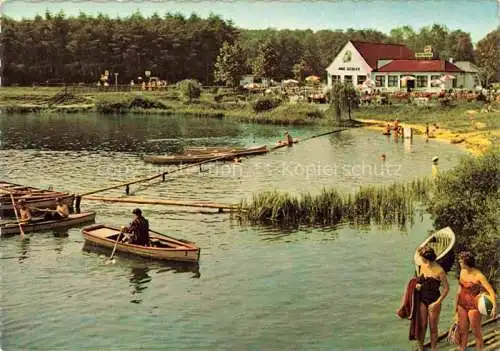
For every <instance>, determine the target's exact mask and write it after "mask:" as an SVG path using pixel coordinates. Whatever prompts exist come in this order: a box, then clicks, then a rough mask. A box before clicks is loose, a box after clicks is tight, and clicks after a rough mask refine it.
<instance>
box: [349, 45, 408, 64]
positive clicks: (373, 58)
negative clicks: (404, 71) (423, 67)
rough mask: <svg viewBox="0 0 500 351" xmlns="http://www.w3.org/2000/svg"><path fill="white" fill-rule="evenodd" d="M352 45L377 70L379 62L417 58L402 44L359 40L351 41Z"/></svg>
mask: <svg viewBox="0 0 500 351" xmlns="http://www.w3.org/2000/svg"><path fill="white" fill-rule="evenodd" d="M351 43H352V44H353V45H354V47H355V48H356V50H358V51H359V53H360V54H361V56H363V58H364V59H365V61H366V63H368V64H369V65H370V67H371V68H372V69H377V60H403V59H413V58H415V53H414V52H413V51H411V50H410V49H408V48H407V47H406V46H405V45H402V44H384V43H368V42H365V41H358V40H351Z"/></svg>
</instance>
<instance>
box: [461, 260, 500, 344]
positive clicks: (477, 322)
mask: <svg viewBox="0 0 500 351" xmlns="http://www.w3.org/2000/svg"><path fill="white" fill-rule="evenodd" d="M458 262H459V263H460V268H461V270H460V278H459V281H458V283H459V286H458V292H457V296H456V299H455V311H456V312H457V319H458V329H459V332H460V351H463V350H465V348H466V346H467V336H468V334H469V323H470V326H471V329H472V332H473V333H474V337H475V339H476V350H482V349H483V347H484V343H483V336H482V335H481V313H479V310H478V308H477V295H479V294H480V293H481V291H482V290H486V291H487V292H488V294H489V295H490V297H491V298H492V300H493V310H492V311H491V316H492V318H495V316H496V312H497V307H496V296H495V291H494V290H493V288H492V287H491V285H490V283H488V280H486V277H485V276H484V275H483V273H481V271H479V270H478V269H476V268H474V267H475V265H476V260H475V259H474V256H473V255H472V254H471V253H470V252H468V251H462V252H460V253H459V254H458Z"/></svg>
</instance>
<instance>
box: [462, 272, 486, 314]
mask: <svg viewBox="0 0 500 351" xmlns="http://www.w3.org/2000/svg"><path fill="white" fill-rule="evenodd" d="M458 283H459V284H460V286H461V287H462V290H461V291H460V294H459V295H458V301H457V303H458V305H459V306H462V307H463V308H464V309H465V310H466V311H470V310H477V302H476V297H477V295H479V293H480V292H481V284H479V283H472V282H463V283H462V281H461V280H459V281H458Z"/></svg>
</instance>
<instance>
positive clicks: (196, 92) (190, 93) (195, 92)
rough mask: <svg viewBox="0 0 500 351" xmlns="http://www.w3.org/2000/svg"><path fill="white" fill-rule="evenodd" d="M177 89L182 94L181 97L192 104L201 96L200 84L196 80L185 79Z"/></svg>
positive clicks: (178, 84)
mask: <svg viewBox="0 0 500 351" xmlns="http://www.w3.org/2000/svg"><path fill="white" fill-rule="evenodd" d="M177 87H178V88H179V90H180V92H181V96H182V97H183V98H184V99H185V100H186V101H187V102H188V103H191V101H192V100H193V99H198V98H199V97H200V95H201V86H200V83H199V82H198V81H197V80H195V79H184V80H183V81H180V82H179V83H177Z"/></svg>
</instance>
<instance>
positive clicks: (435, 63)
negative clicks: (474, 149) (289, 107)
mask: <svg viewBox="0 0 500 351" xmlns="http://www.w3.org/2000/svg"><path fill="white" fill-rule="evenodd" d="M416 56H422V55H419V54H417V55H416V54H415V53H414V52H413V51H412V50H410V49H409V48H407V47H406V46H405V45H401V44H384V43H367V42H362V41H349V42H348V43H347V44H346V45H345V46H344V47H343V48H342V50H340V52H339V54H338V55H337V56H336V57H335V59H334V60H333V62H332V63H331V64H330V66H328V68H327V69H326V71H327V75H328V86H329V87H331V86H332V84H333V81H335V80H340V81H342V82H352V83H353V84H354V86H359V85H361V84H362V83H363V82H365V81H366V80H367V79H370V80H372V81H373V82H374V83H375V88H376V89H380V90H381V91H396V90H400V89H407V88H409V89H412V90H413V89H416V90H429V91H432V90H440V89H443V88H444V89H449V88H459V87H462V88H464V89H474V88H475V86H476V85H477V84H476V77H477V71H475V70H474V69H473V68H474V67H475V66H474V67H472V66H473V65H472V64H470V63H469V62H467V64H470V65H471V66H467V64H465V63H463V64H462V67H464V68H465V67H466V66H467V69H465V70H463V69H461V68H459V67H457V66H456V65H455V64H453V63H451V62H448V61H445V60H427V59H416V58H415V57H416ZM475 68H476V69H477V67H475ZM444 75H448V76H449V77H452V78H454V79H449V80H447V81H445V82H444V83H439V82H437V80H438V79H440V78H441V77H443V76H444ZM408 76H409V77H411V78H407V79H403V77H408Z"/></svg>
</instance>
